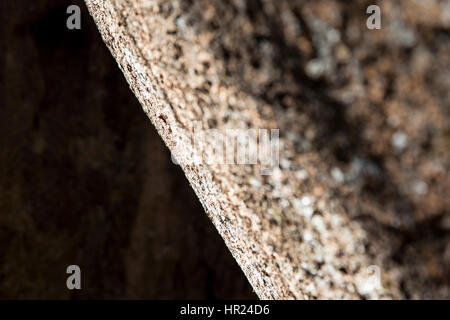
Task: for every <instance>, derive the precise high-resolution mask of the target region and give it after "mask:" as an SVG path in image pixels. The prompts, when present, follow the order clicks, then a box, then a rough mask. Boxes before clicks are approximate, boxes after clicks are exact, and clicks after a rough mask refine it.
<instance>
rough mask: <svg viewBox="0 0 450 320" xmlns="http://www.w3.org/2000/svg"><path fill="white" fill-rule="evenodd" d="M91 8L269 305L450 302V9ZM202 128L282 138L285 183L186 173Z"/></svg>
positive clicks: (276, 176) (249, 175)
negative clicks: (371, 18)
mask: <svg viewBox="0 0 450 320" xmlns="http://www.w3.org/2000/svg"><path fill="white" fill-rule="evenodd" d="M86 3H87V5H88V8H89V10H90V12H91V14H92V16H93V17H94V20H95V22H96V23H97V25H98V27H99V29H100V32H101V34H102V37H103V39H104V41H105V43H106V44H107V46H108V47H109V49H110V50H111V52H112V54H113V56H114V57H115V59H116V60H117V62H118V63H119V66H120V68H121V69H122V71H123V73H124V75H125V77H126V79H127V81H128V82H129V84H130V87H131V89H132V90H133V92H134V93H135V95H136V96H137V97H138V99H139V101H140V103H141V105H142V107H143V109H144V111H145V112H146V113H147V115H148V116H149V118H150V120H151V121H152V123H153V124H154V125H155V127H156V128H157V130H158V132H159V134H160V135H161V136H162V138H163V139H164V141H165V143H166V144H167V146H168V147H169V148H170V149H171V151H172V152H173V154H174V156H175V157H176V158H177V160H178V161H179V162H180V164H181V167H182V168H183V170H184V172H185V174H186V176H187V178H188V179H189V181H190V183H191V185H192V187H193V189H194V190H195V192H196V193H197V195H198V197H199V198H200V200H201V202H202V203H203V205H204V207H205V210H206V212H207V214H208V216H209V217H210V218H211V220H212V222H213V223H214V225H215V226H216V228H217V230H218V231H219V233H220V234H221V235H222V237H223V238H224V240H225V242H226V244H227V246H228V248H229V249H230V251H231V252H232V254H233V256H234V257H235V258H236V260H237V261H238V263H239V265H240V266H241V268H242V270H243V271H244V273H245V275H246V276H247V278H248V279H249V281H250V283H251V284H252V286H253V288H254V289H255V291H256V293H257V294H258V295H259V296H260V297H261V298H266V299H282V298H283V299H284V298H297V299H303V298H430V297H435V298H436V297H439V298H448V297H449V296H450V292H449V281H450V274H449V271H450V268H449V266H450V242H449V241H448V240H449V236H450V233H449V227H448V220H449V208H450V202H449V198H448V194H449V191H450V179H449V166H450V160H449V157H448V154H449V149H450V145H449V132H450V131H449V121H450V117H449V101H450V99H449V96H448V94H449V90H448V88H449V84H450V80H449V79H450V75H449V72H450V71H449V70H450V63H449V60H448V59H449V45H450V41H449V21H450V19H449V18H448V12H449V11H448V10H449V8H448V2H446V1H441V2H439V1H427V5H426V8H425V7H424V4H422V2H415V1H383V2H382V5H381V10H382V29H381V30H376V31H369V30H367V29H366V27H365V21H366V15H365V9H366V7H367V5H368V3H366V2H365V1H354V2H342V1H332V0H328V1H283V0H282V1H275V0H273V1H271V0H269V1H249V2H246V1H222V0H217V1H214V0H210V1H207V0H205V1H188V0H180V1H166V0H155V1H147V0H123V1H115V0H86ZM194 121H201V122H202V124H203V129H208V128H215V129H221V130H223V129H226V128H279V129H280V135H281V142H280V146H281V148H280V168H279V169H277V170H275V171H274V172H273V174H272V175H270V176H261V175H260V172H259V168H258V167H257V166H248V165H192V164H191V163H188V162H186V161H185V160H184V156H185V155H186V154H187V153H189V152H190V151H192V150H191V149H188V148H187V146H186V144H184V143H183V141H184V140H183V139H185V136H184V133H185V132H188V133H192V132H193V131H194V128H193V125H194ZM208 143H210V142H209V141H205V144H204V145H203V146H202V145H200V146H194V149H193V152H194V153H195V154H201V153H202V152H203V151H204V150H205V148H207V146H208ZM372 265H376V266H377V267H378V268H379V270H380V275H381V286H376V285H374V284H373V282H370V278H371V277H370V274H369V273H368V270H370V266H372Z"/></svg>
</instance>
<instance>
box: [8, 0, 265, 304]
mask: <svg viewBox="0 0 450 320" xmlns="http://www.w3.org/2000/svg"><path fill="white" fill-rule="evenodd" d="M71 4H77V5H78V6H80V8H81V9H82V13H81V16H82V26H81V30H68V29H67V28H66V19H67V18H68V16H69V15H68V14H67V13H66V8H67V7H68V6H69V5H71ZM0 7H1V20H0V21H1V24H0V26H1V27H0V28H1V29H0V31H1V40H0V45H1V48H0V49H1V50H0V56H1V64H0V66H1V69H0V70H1V76H0V97H1V100H0V298H56V299H60V298H63V299H65V298H156V299H158V298H190V299H197V298H227V299H233V298H256V295H255V294H254V293H253V292H252V290H251V287H250V286H249V284H248V282H247V280H246V279H245V277H244V275H243V273H242V272H241V270H240V269H239V267H238V266H237V264H236V262H235V261H234V259H233V258H232V256H231V254H230V253H229V251H228V250H227V248H226V246H225V244H224V242H223V240H222V239H221V238H220V236H219V235H218V234H217V232H216V230H215V229H214V227H213V225H212V223H211V222H210V221H209V219H208V218H207V216H206V215H205V214H204V212H203V208H202V207H201V205H200V203H199V201H198V199H197V197H196V196H195V194H194V193H193V191H192V189H191V188H190V187H189V185H188V182H187V180H186V179H185V177H184V175H183V173H182V171H181V169H180V168H179V167H177V166H175V165H173V164H172V162H171V161H170V154H169V152H168V150H167V148H166V147H165V146H164V144H163V142H162V140H161V139H160V137H159V136H158V135H157V133H156V131H155V130H154V128H153V126H152V125H151V123H150V121H149V120H148V119H147V118H146V116H145V114H144V112H143V111H142V110H141V107H140V105H139V103H138V102H137V100H136V98H135V97H134V95H133V94H132V92H131V90H130V89H129V88H128V85H127V83H126V81H125V79H124V77H123V75H122V73H121V72H120V70H119V68H118V67H117V64H116V62H115V61H114V59H113V58H112V56H111V55H110V53H109V52H108V50H107V48H106V46H105V45H104V43H103V42H102V40H101V37H100V35H99V32H98V31H97V29H96V27H95V25H94V23H93V20H92V18H91V17H90V15H89V13H88V12H87V9H86V7H85V4H84V2H83V1H79V0H71V1H61V0H41V1H25V0H19V1H2V2H1V4H0ZM71 264H76V265H79V266H80V268H81V273H82V290H79V291H77V290H74V291H69V290H68V289H67V288H66V279H67V276H68V275H67V274H66V268H67V266H69V265H71Z"/></svg>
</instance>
